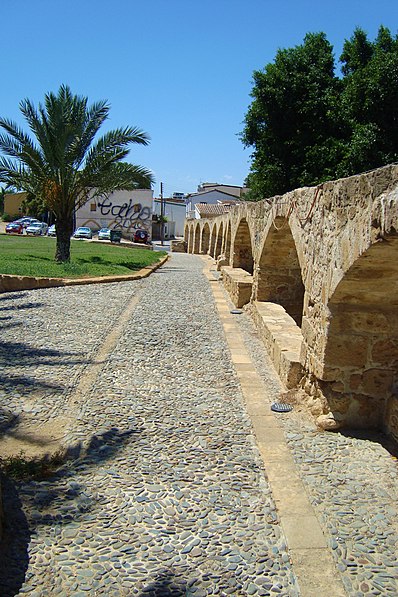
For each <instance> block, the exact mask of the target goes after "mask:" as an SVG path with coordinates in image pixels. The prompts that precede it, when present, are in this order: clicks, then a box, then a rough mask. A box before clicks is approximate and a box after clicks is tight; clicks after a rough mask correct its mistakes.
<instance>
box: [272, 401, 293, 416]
mask: <svg viewBox="0 0 398 597" xmlns="http://www.w3.org/2000/svg"><path fill="white" fill-rule="evenodd" d="M271 410H273V411H274V412H276V413H288V412H290V411H291V410H293V406H292V405H291V404H283V403H282V402H274V403H273V404H271Z"/></svg>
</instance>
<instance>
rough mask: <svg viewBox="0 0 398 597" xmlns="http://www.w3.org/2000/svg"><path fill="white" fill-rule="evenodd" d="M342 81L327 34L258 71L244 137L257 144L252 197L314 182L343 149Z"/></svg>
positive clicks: (325, 174) (280, 53) (326, 172)
mask: <svg viewBox="0 0 398 597" xmlns="http://www.w3.org/2000/svg"><path fill="white" fill-rule="evenodd" d="M340 87H341V82H340V81H339V80H338V78H337V77H336V76H335V74H334V58H333V48H332V46H331V45H330V43H329V42H328V41H327V39H326V36H325V34H324V33H317V34H312V33H311V34H307V35H306V36H305V39H304V43H303V44H302V45H300V46H296V47H294V48H290V49H285V50H279V51H278V52H277V55H276V58H275V61H274V63H271V64H268V65H267V66H266V67H265V69H264V70H263V71H256V72H255V73H254V86H253V90H252V97H253V98H254V100H253V102H252V104H251V106H250V107H249V111H248V113H247V115H246V118H245V128H244V131H243V133H242V140H243V143H244V144H245V145H246V146H252V147H254V152H253V154H252V157H253V163H252V167H251V172H250V174H249V176H248V179H247V184H248V186H249V187H250V188H251V195H252V198H254V199H257V198H262V197H265V196H271V195H275V194H278V193H284V192H285V191H288V190H290V189H293V188H296V187H299V186H303V185H310V184H316V183H317V182H319V181H320V180H326V179H327V178H328V177H329V176H330V174H331V173H332V172H333V165H334V163H335V160H336V156H340V155H342V154H343V152H344V144H343V143H342V142H341V139H342V138H343V131H344V124H343V122H342V121H341V118H340V116H339V110H338V106H339V104H338V97H339V92H340Z"/></svg>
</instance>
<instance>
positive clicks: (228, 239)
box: [223, 220, 231, 263]
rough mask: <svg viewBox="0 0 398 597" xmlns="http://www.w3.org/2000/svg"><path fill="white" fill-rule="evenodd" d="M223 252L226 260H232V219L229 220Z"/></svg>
mask: <svg viewBox="0 0 398 597" xmlns="http://www.w3.org/2000/svg"><path fill="white" fill-rule="evenodd" d="M223 253H224V255H225V261H226V262H227V263H229V262H230V259H231V221H230V220H228V226H227V230H226V234H225V238H224V242H223Z"/></svg>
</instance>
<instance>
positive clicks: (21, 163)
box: [0, 85, 153, 262]
mask: <svg viewBox="0 0 398 597" xmlns="http://www.w3.org/2000/svg"><path fill="white" fill-rule="evenodd" d="M20 110H21V112H22V114H23V116H24V117H25V119H26V121H27V123H28V125H29V128H30V130H31V132H32V133H33V135H34V140H33V139H32V138H31V137H30V136H29V135H28V134H26V133H25V132H24V131H23V130H22V129H21V128H19V126H18V125H17V124H16V123H15V122H13V121H11V120H9V119H7V118H0V128H2V129H3V130H4V131H5V134H4V133H3V134H1V135H0V151H1V152H2V153H3V156H2V157H0V182H4V183H6V185H7V187H13V188H15V189H17V190H22V191H27V192H28V193H29V195H31V196H33V197H36V198H40V200H42V201H43V202H44V204H45V205H46V207H47V208H48V209H49V210H51V211H52V212H53V213H54V215H55V217H56V230H57V247H56V254H55V258H56V260H57V261H61V262H63V261H69V259H70V237H71V235H72V232H73V215H74V212H75V210H76V209H78V208H79V207H80V206H82V205H84V204H85V203H86V202H87V201H88V199H89V198H93V197H96V196H102V195H104V194H106V193H109V192H111V191H114V190H118V189H125V190H132V189H135V188H150V186H151V184H152V182H153V177H152V174H151V172H150V171H149V170H147V169H146V168H143V167H141V166H136V165H133V164H129V163H126V162H124V161H123V160H124V159H125V158H126V157H127V155H128V153H129V146H130V145H131V144H134V143H138V144H141V145H147V144H148V142H149V137H148V135H147V134H146V133H144V132H143V131H141V130H140V129H138V128H136V127H124V128H118V129H115V130H111V131H108V132H106V133H105V134H104V135H103V136H102V137H99V138H97V139H96V136H97V133H98V131H99V129H100V127H101V126H102V125H103V123H104V122H105V120H106V119H107V118H108V114H109V111H110V106H109V104H108V103H107V102H106V101H98V102H96V103H94V104H92V105H91V106H90V105H88V99H87V98H86V97H81V96H77V95H73V94H72V92H71V90H70V88H69V87H68V86H66V85H62V86H61V87H60V88H59V90H58V93H57V94H54V93H52V92H50V93H47V94H46V96H45V101H44V105H41V104H40V105H39V107H38V108H37V109H36V108H35V106H34V105H33V104H32V102H31V101H30V100H29V99H25V100H23V101H22V102H21V103H20Z"/></svg>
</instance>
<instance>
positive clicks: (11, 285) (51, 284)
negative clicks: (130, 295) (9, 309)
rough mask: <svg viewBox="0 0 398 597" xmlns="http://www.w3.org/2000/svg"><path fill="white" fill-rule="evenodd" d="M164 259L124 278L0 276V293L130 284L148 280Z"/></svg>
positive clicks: (166, 258) (165, 258) (164, 261)
mask: <svg viewBox="0 0 398 597" xmlns="http://www.w3.org/2000/svg"><path fill="white" fill-rule="evenodd" d="M168 258H169V256H168V255H166V257H163V259H161V260H160V261H158V262H157V263H154V264H152V265H147V266H146V267H144V268H142V269H140V270H139V271H138V272H135V273H134V274H127V275H124V276H101V277H97V278H34V277H29V276H13V275H8V274H0V293H2V292H17V291H21V290H35V289H37V288H56V287H60V286H82V285H84V284H109V283H111V282H128V281H131V280H142V279H143V278H147V277H148V276H149V275H150V274H151V273H152V272H154V271H156V270H157V269H158V268H159V267H161V266H162V265H163V264H164V263H166V261H167V260H168Z"/></svg>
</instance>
